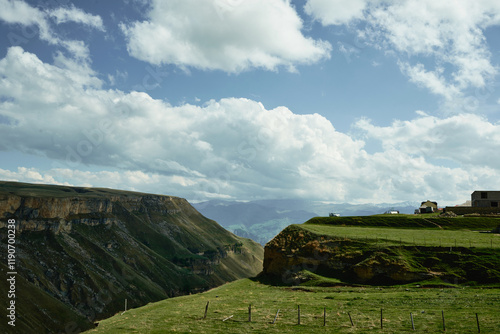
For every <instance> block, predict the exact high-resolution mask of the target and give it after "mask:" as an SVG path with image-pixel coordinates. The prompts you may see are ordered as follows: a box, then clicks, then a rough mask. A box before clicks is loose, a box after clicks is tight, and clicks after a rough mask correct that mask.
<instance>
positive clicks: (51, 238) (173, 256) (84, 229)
mask: <svg viewBox="0 0 500 334" xmlns="http://www.w3.org/2000/svg"><path fill="white" fill-rule="evenodd" d="M9 219H14V220H15V229H16V270H17V273H18V276H17V277H18V281H19V283H18V284H22V285H23V286H24V288H23V289H22V290H19V296H18V305H19V308H18V314H19V319H18V320H19V321H18V326H16V328H17V329H18V330H19V332H25V333H30V332H39V333H40V332H64V331H65V330H66V329H67V328H71V331H70V332H72V333H76V332H78V331H81V330H84V329H87V328H89V327H91V326H92V322H94V321H96V320H98V319H100V318H104V317H107V316H109V315H112V314H114V313H116V312H118V311H119V310H121V309H123V307H124V300H125V299H127V300H128V307H129V308H130V307H137V306H141V305H144V304H145V303H147V302H151V301H156V300H160V299H164V298H168V297H171V296H177V295H182V294H187V293H193V292H198V291H202V290H205V289H208V288H211V287H214V286H217V285H219V284H222V283H224V282H226V281H230V280H234V279H238V278H243V277H251V276H255V275H256V274H257V273H259V272H260V271H261V269H262V256H263V249H262V247H261V246H260V245H258V244H256V243H254V242H252V241H250V240H248V239H243V238H239V237H236V236H235V235H233V234H231V233H229V232H228V231H226V230H224V229H223V228H222V227H220V226H219V225H218V224H217V223H216V222H214V221H211V220H209V219H207V218H205V217H203V216H202V215H201V214H199V213H198V212H197V211H196V210H195V209H194V208H193V207H192V206H191V205H190V204H189V203H188V202H187V201H186V200H184V199H182V198H177V197H172V196H159V195H150V194H141V193H132V192H124V191H115V190H109V189H87V188H75V187H56V186H41V185H29V184H21V183H10V182H0V234H1V237H2V243H1V247H2V252H3V254H7V249H6V248H7V223H8V220H9ZM3 262H5V263H0V269H1V270H2V271H9V270H7V267H6V266H5V264H6V261H3ZM32 296H40V297H39V298H37V300H35V301H33V300H32ZM1 298H4V297H0V299H1ZM33 304H35V305H37V308H36V309H40V310H45V312H46V313H47V314H45V315H44V316H40V315H38V314H34V313H37V312H36V311H35V312H33V310H30V307H33ZM23 313H24V314H23ZM28 314H30V316H27V315H28ZM61 314H65V317H62V318H61V317H60V315H61ZM3 325H4V324H3V323H2V324H1V325H0V326H3ZM9 330H11V328H9Z"/></svg>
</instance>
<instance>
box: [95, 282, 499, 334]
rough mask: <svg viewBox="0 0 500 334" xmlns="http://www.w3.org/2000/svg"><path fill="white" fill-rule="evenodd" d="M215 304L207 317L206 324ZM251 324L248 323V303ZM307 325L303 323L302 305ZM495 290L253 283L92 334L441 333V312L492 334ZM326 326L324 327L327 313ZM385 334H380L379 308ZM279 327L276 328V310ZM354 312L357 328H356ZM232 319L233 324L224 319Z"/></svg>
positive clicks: (154, 308) (450, 321)
mask: <svg viewBox="0 0 500 334" xmlns="http://www.w3.org/2000/svg"><path fill="white" fill-rule="evenodd" d="M208 301H209V302H210V304H209V309H208V314H207V318H206V319H205V320H203V319H202V317H203V314H204V310H205V306H206V303H207V302H208ZM249 304H251V305H252V322H250V323H249V322H248V305H249ZM298 304H300V305H301V325H300V326H298V325H297V305H298ZM499 306H500V295H499V294H498V291H496V290H483V289H476V288H466V289H444V290H443V289H422V288H415V287H395V288H382V289H380V288H374V287H334V288H321V287H295V288H290V287H273V286H269V285H266V284H262V283H259V282H257V281H255V280H249V279H244V280H239V281H236V282H233V283H229V284H226V285H223V286H221V287H218V288H216V289H213V290H211V291H208V292H205V293H202V294H198V295H191V296H183V297H177V298H172V299H168V300H163V301H161V302H157V303H152V304H148V305H147V306H144V307H141V308H138V309H133V310H130V311H127V312H126V313H125V314H123V315H120V314H117V315H115V316H114V317H112V318H109V319H106V320H103V321H101V322H100V323H99V326H98V327H97V328H96V329H93V330H90V331H89V332H88V333H207V334H210V333H214V334H215V333H263V332H265V333H312V332H325V333H404V332H413V331H412V329H411V323H410V312H411V313H412V314H413V315H414V321H415V327H416V329H417V330H418V331H419V332H420V333H436V332H439V331H441V329H442V321H441V311H444V313H445V317H446V328H447V331H449V332H451V333H471V332H473V331H474V330H476V319H475V313H479V317H480V322H481V323H480V324H481V330H482V331H483V332H484V333H494V332H495V330H497V329H498V328H499V326H500V320H499V319H498V316H497V313H498V307H499ZM324 308H326V312H327V324H326V327H323V310H324ZM381 308H382V309H383V310H384V311H383V312H384V313H383V318H384V320H383V323H384V329H383V330H380V309H381ZM278 309H279V310H280V313H279V316H278V319H277V322H276V323H275V324H271V322H272V321H273V319H274V317H275V315H276V312H277V310H278ZM348 313H350V315H351V317H352V319H353V322H354V325H355V327H351V324H350V321H349V316H348ZM229 316H233V317H232V318H230V319H228V320H227V321H225V322H224V321H222V320H224V319H225V318H227V317H229Z"/></svg>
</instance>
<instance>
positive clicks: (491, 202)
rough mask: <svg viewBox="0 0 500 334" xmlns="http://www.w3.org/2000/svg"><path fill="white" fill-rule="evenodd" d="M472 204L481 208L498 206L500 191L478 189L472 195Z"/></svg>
mask: <svg viewBox="0 0 500 334" xmlns="http://www.w3.org/2000/svg"><path fill="white" fill-rule="evenodd" d="M471 200H472V206H473V207H480V208H498V207H499V204H500V191H484V190H477V191H474V192H473V193H472V195H471Z"/></svg>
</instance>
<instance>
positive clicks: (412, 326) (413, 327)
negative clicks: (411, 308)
mask: <svg viewBox="0 0 500 334" xmlns="http://www.w3.org/2000/svg"><path fill="white" fill-rule="evenodd" d="M410 319H411V329H413V330H415V324H414V323H413V314H412V313H411V312H410Z"/></svg>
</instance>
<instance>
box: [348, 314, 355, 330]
mask: <svg viewBox="0 0 500 334" xmlns="http://www.w3.org/2000/svg"><path fill="white" fill-rule="evenodd" d="M347 315H349V320H351V326H352V327H354V322H352V318H351V313H349V312H347Z"/></svg>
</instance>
